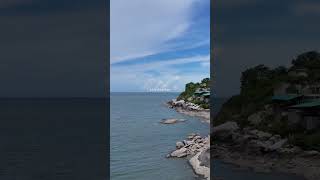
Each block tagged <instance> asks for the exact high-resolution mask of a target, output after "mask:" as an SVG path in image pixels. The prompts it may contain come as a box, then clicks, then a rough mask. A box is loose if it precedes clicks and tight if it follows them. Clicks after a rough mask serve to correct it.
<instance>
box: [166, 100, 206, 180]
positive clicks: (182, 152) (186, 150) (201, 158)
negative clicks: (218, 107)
mask: <svg viewBox="0 0 320 180" xmlns="http://www.w3.org/2000/svg"><path fill="white" fill-rule="evenodd" d="M167 105H168V106H169V108H172V109H174V110H175V111H177V112H178V113H181V114H185V115H188V116H193V117H198V118H200V120H201V121H203V122H205V123H208V125H210V110H208V109H203V108H200V107H199V106H198V105H196V104H193V103H189V102H185V101H183V100H181V101H176V100H175V99H173V100H171V101H169V102H168V103H167ZM210 151H211V150H210V135H208V136H207V137H201V136H199V135H198V134H194V133H191V134H189V135H188V137H187V140H183V141H181V142H177V143H176V150H174V151H173V152H171V153H170V154H168V156H167V157H168V158H169V157H177V158H183V157H188V158H189V160H188V162H189V164H190V166H191V167H192V169H193V171H194V172H195V174H197V175H198V176H200V177H203V178H204V179H206V180H210Z"/></svg>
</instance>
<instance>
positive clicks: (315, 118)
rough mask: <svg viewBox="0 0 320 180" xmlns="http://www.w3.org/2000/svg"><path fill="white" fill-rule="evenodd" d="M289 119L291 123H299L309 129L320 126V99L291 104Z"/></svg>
mask: <svg viewBox="0 0 320 180" xmlns="http://www.w3.org/2000/svg"><path fill="white" fill-rule="evenodd" d="M288 109H289V113H288V121H289V123H290V124H299V125H301V126H302V127H304V128H305V129H307V130H312V129H316V128H319V127H320V100H319V99H317V100H312V101H308V102H305V103H301V104H297V105H293V106H290V107H289V108H288Z"/></svg>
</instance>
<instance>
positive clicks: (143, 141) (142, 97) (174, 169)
mask: <svg viewBox="0 0 320 180" xmlns="http://www.w3.org/2000/svg"><path fill="white" fill-rule="evenodd" d="M177 95H178V94H176V93H156V94H154V93H112V94H111V98H110V108H111V111H110V113H111V122H110V125H111V127H110V130H111V135H110V139H111V142H110V143H111V144H110V145H111V147H110V151H111V156H110V159H111V161H110V163H111V164H110V166H111V167H110V169H111V179H112V180H128V179H130V180H135V179H136V180H194V179H196V178H197V177H196V175H195V174H194V172H193V170H192V169H191V167H190V165H189V164H188V162H187V160H186V159H167V158H166V155H167V154H168V153H169V152H170V151H172V150H174V149H175V143H176V141H179V140H183V139H185V137H186V136H187V135H188V134H189V133H191V132H198V133H201V134H202V135H207V134H208V133H209V131H210V129H209V128H210V127H209V125H208V124H206V123H203V122H201V121H200V120H199V119H197V118H193V117H189V116H185V115H182V114H179V113H176V112H175V111H174V110H172V109H169V108H167V107H166V106H165V105H164V103H165V102H167V101H168V100H170V99H173V98H175V97H176V96H177ZM163 118H183V119H186V120H187V121H186V122H184V123H178V124H174V125H163V124H160V123H159V121H161V119H163Z"/></svg>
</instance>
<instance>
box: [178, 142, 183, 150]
mask: <svg viewBox="0 0 320 180" xmlns="http://www.w3.org/2000/svg"><path fill="white" fill-rule="evenodd" d="M183 146H184V143H183V142H181V141H178V142H176V148H177V149H181V148H182V147H183Z"/></svg>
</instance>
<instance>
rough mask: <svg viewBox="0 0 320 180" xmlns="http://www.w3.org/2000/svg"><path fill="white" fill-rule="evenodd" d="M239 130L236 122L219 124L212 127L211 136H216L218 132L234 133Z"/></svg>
mask: <svg viewBox="0 0 320 180" xmlns="http://www.w3.org/2000/svg"><path fill="white" fill-rule="evenodd" d="M238 129H239V126H238V124H237V123H236V122H233V121H228V122H226V123H224V124H221V125H219V126H216V127H213V129H212V132H213V134H215V133H216V134H217V133H219V132H230V131H236V130H238Z"/></svg>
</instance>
